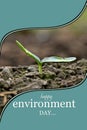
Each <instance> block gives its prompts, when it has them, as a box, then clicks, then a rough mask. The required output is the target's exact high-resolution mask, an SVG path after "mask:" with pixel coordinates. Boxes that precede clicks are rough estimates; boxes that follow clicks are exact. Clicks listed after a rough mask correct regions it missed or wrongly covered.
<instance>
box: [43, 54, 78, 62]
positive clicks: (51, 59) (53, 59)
mask: <svg viewBox="0 0 87 130" xmlns="http://www.w3.org/2000/svg"><path fill="white" fill-rule="evenodd" d="M75 60H76V57H68V58H62V57H58V56H51V57H45V58H44V59H42V60H41V62H42V63H45V62H71V61H75Z"/></svg>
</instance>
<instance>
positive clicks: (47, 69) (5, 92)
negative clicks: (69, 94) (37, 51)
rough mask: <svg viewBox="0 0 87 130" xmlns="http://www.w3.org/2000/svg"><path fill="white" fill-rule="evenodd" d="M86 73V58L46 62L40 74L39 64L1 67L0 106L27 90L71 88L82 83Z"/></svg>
mask: <svg viewBox="0 0 87 130" xmlns="http://www.w3.org/2000/svg"><path fill="white" fill-rule="evenodd" d="M86 73H87V60H85V59H82V60H78V61H76V62H73V63H50V64H44V66H43V73H42V74H39V72H38V66H37V65H30V66H16V67H11V66H9V67H8V66H5V67H0V106H1V107H3V106H4V105H5V103H6V102H7V101H8V100H9V99H11V98H12V97H13V96H15V95H17V94H18V93H21V92H24V91H27V90H35V89H60V88H67V87H68V88H70V87H72V86H75V85H77V84H79V83H81V81H82V80H83V79H84V78H85V75H86Z"/></svg>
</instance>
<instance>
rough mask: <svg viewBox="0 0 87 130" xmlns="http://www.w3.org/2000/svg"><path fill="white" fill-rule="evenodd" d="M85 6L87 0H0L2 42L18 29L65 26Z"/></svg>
mask: <svg viewBox="0 0 87 130" xmlns="http://www.w3.org/2000/svg"><path fill="white" fill-rule="evenodd" d="M85 5H86V0H67V1H64V0H22V1H21V0H14V1H12V0H7V1H6V0H0V41H1V40H2V41H3V40H4V38H5V37H6V36H7V35H8V34H7V33H11V32H12V31H14V30H17V29H18V30H20V29H23V28H24V29H25V28H27V29H28V28H29V29H30V28H37V27H39V28H40V27H41V28H42V27H57V26H60V25H65V24H66V23H69V22H71V21H72V20H74V19H75V18H77V17H78V16H79V15H80V14H81V12H82V10H83V9H84V7H85ZM3 37H4V38H3Z"/></svg>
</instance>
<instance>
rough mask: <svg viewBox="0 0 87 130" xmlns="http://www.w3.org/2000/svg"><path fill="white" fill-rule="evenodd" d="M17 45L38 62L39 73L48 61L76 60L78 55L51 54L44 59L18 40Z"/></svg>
mask: <svg viewBox="0 0 87 130" xmlns="http://www.w3.org/2000/svg"><path fill="white" fill-rule="evenodd" d="M16 44H17V46H18V47H19V48H20V49H21V50H22V51H24V52H25V53H26V55H28V56H30V57H31V58H33V59H34V60H35V61H36V62H37V64H38V70H39V73H40V74H42V65H43V64H44V63H47V62H72V61H75V60H76V57H67V58H62V57H58V56H51V57H45V58H43V59H42V60H40V58H39V57H38V56H36V55H35V54H33V53H31V52H30V51H29V50H27V49H26V48H25V47H24V46H23V45H22V44H21V43H20V42H19V41H17V40H16Z"/></svg>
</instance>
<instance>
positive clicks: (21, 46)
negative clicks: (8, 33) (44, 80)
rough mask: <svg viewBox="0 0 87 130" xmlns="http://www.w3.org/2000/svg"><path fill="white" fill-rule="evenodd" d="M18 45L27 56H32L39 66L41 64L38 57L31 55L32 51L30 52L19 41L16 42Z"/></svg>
mask: <svg viewBox="0 0 87 130" xmlns="http://www.w3.org/2000/svg"><path fill="white" fill-rule="evenodd" d="M16 44H17V46H18V47H19V48H20V49H21V50H22V51H24V52H25V53H26V55H28V56H30V57H31V58H33V59H34V60H35V61H36V62H37V63H38V64H41V61H40V58H39V57H38V56H36V55H35V54H33V53H31V52H30V51H28V50H27V49H26V48H25V47H24V46H23V45H22V44H21V43H20V42H19V41H17V40H16Z"/></svg>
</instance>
